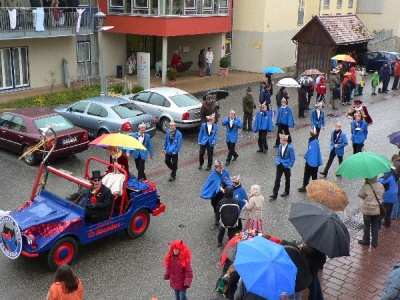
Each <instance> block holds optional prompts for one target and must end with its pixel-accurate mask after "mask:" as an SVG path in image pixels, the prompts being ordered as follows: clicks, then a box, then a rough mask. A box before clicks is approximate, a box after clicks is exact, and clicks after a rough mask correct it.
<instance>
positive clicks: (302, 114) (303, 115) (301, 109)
mask: <svg viewBox="0 0 400 300" xmlns="http://www.w3.org/2000/svg"><path fill="white" fill-rule="evenodd" d="M305 111H306V108H305V107H299V118H303V117H305V116H306V115H305V113H304V112H305Z"/></svg>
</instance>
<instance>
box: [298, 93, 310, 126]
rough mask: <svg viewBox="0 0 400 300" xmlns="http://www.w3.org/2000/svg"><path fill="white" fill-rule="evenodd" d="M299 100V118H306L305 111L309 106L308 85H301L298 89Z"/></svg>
mask: <svg viewBox="0 0 400 300" xmlns="http://www.w3.org/2000/svg"><path fill="white" fill-rule="evenodd" d="M297 93H298V101H299V118H305V117H306V115H305V113H304V112H305V111H306V109H307V107H308V102H307V87H305V86H301V87H300V88H299V90H298V92H297Z"/></svg>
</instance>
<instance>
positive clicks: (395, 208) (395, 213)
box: [390, 193, 400, 220]
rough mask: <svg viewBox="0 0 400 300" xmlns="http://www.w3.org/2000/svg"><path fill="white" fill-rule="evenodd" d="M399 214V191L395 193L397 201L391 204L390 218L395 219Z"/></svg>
mask: <svg viewBox="0 0 400 300" xmlns="http://www.w3.org/2000/svg"><path fill="white" fill-rule="evenodd" d="M399 216H400V193H399V194H397V201H396V202H395V203H394V204H393V210H392V215H391V216H390V218H391V219H393V220H396V219H397V218H398V217H399Z"/></svg>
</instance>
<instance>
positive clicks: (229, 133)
mask: <svg viewBox="0 0 400 300" xmlns="http://www.w3.org/2000/svg"><path fill="white" fill-rule="evenodd" d="M221 125H222V126H225V127H226V145H227V146H228V156H227V157H226V162H225V166H229V164H230V163H231V160H233V161H235V160H236V159H237V158H238V157H239V154H237V152H236V150H235V145H236V143H237V140H238V136H239V133H238V131H239V129H240V128H242V121H241V120H240V119H239V118H237V117H236V112H235V111H234V110H231V111H230V113H229V117H226V118H225V119H224V120H223V121H222V123H221ZM232 157H233V159H232Z"/></svg>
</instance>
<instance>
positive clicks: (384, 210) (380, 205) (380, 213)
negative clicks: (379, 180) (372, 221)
mask: <svg viewBox="0 0 400 300" xmlns="http://www.w3.org/2000/svg"><path fill="white" fill-rule="evenodd" d="M368 184H369V186H370V187H371V189H372V191H373V192H374V195H375V199H376V201H378V204H379V215H380V216H381V217H384V216H386V208H385V207H384V206H383V204H382V203H380V202H379V200H378V197H377V196H376V193H375V191H374V188H373V187H372V185H371V184H370V183H368Z"/></svg>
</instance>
